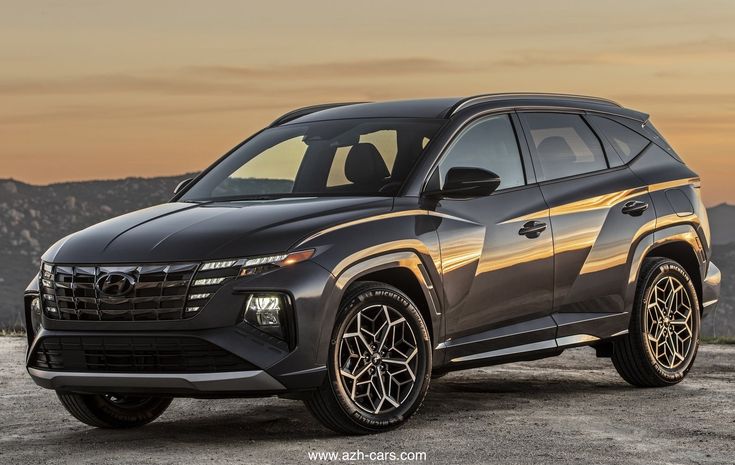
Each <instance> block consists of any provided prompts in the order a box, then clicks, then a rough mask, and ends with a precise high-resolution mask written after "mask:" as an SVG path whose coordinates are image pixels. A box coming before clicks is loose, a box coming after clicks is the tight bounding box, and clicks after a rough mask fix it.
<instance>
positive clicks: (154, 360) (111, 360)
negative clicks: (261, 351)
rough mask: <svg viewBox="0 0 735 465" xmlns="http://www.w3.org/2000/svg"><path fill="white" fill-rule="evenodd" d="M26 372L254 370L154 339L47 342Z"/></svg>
mask: <svg viewBox="0 0 735 465" xmlns="http://www.w3.org/2000/svg"><path fill="white" fill-rule="evenodd" d="M30 366H31V367H33V368H39V369H42V370H58V371H81V372H107V373H209V372H224V371H248V370H255V369H257V368H256V367H255V366H254V365H253V364H251V363H249V362H247V361H245V360H243V359H241V358H240V357H238V356H236V355H234V354H232V353H230V352H228V351H226V350H224V349H222V348H220V347H218V346H216V345H214V344H212V343H210V342H207V341H205V340H203V339H197V338H193V337H155V336H130V337H128V336H49V337H46V338H43V339H41V340H40V341H39V342H38V344H37V345H36V349H35V351H34V353H33V356H32V357H31V362H30Z"/></svg>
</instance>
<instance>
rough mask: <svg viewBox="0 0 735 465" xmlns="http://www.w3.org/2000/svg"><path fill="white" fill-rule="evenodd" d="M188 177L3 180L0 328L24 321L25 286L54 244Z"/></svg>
mask: <svg viewBox="0 0 735 465" xmlns="http://www.w3.org/2000/svg"><path fill="white" fill-rule="evenodd" d="M187 177H190V175H182V176H174V177H161V178H150V179H141V178H128V179H122V180H115V181H89V182H70V183H63V184H51V185H49V186H31V185H29V184H24V183H22V182H18V181H14V180H7V179H6V180H0V263H2V265H3V266H2V267H0V326H1V327H8V326H19V325H20V311H21V309H20V305H21V302H22V299H21V296H22V293H23V289H25V287H26V286H27V285H28V283H29V282H30V280H31V279H32V278H33V276H35V274H36V272H37V270H38V266H39V259H40V257H41V254H43V252H44V251H45V250H46V249H47V248H48V247H49V246H50V245H52V244H53V243H54V242H56V241H57V240H59V239H60V238H62V237H64V236H66V235H67V234H70V233H72V232H74V231H78V230H80V229H83V228H86V227H87V226H90V225H92V224H95V223H98V222H100V221H102V220H105V219H108V218H111V217H113V216H117V215H120V214H122V213H126V212H129V211H133V210H138V209H140V208H143V207H147V206H150V205H154V204H157V203H161V202H165V201H167V200H168V199H170V198H171V196H172V192H173V189H174V187H176V185H177V184H178V183H179V181H181V180H182V179H185V178H187Z"/></svg>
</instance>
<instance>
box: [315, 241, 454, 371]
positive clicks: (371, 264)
mask: <svg viewBox="0 0 735 465" xmlns="http://www.w3.org/2000/svg"><path fill="white" fill-rule="evenodd" d="M394 268H404V269H408V270H409V271H411V273H412V274H413V275H414V277H415V278H416V280H417V281H418V282H419V285H420V287H421V290H422V291H423V293H424V299H425V300H426V303H427V306H428V308H427V312H428V314H429V315H430V317H431V321H430V322H428V323H429V324H431V326H432V328H433V329H434V330H433V336H434V339H435V340H438V339H439V338H440V337H441V336H442V335H443V333H444V325H443V315H442V312H441V304H440V302H441V297H440V293H438V292H437V289H436V287H435V286H434V283H433V281H432V279H431V277H430V276H429V273H428V272H427V269H426V266H425V265H424V263H423V261H422V260H421V258H420V257H419V255H418V254H417V253H416V252H415V251H413V250H400V251H387V252H384V253H381V254H380V255H376V256H372V257H369V258H366V259H363V260H361V261H358V262H355V263H353V264H351V265H349V266H347V267H345V268H344V269H343V270H342V271H341V272H340V273H339V274H338V275H337V276H336V277H335V284H334V287H333V289H332V292H331V294H330V296H329V298H328V299H327V300H326V302H325V304H326V308H328V309H333V311H332V312H330V314H329V316H328V317H327V318H326V319H325V323H326V324H324V325H323V327H322V332H321V334H320V337H319V344H318V347H319V354H318V356H317V360H327V355H328V351H329V345H330V344H329V339H330V338H331V337H332V331H333V329H334V322H335V321H336V318H337V312H338V311H339V306H340V304H341V302H342V298H343V297H344V294H345V292H346V291H347V289H348V288H349V287H350V285H352V284H353V283H354V282H356V281H358V280H359V279H360V278H361V277H363V276H366V275H368V274H371V273H374V272H376V271H382V270H388V269H394ZM435 342H436V341H432V344H434V345H435Z"/></svg>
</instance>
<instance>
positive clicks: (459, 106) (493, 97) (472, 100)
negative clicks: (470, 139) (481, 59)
mask: <svg viewBox="0 0 735 465" xmlns="http://www.w3.org/2000/svg"><path fill="white" fill-rule="evenodd" d="M512 98H535V99H542V100H543V99H549V100H553V99H568V100H579V101H584V102H589V103H598V104H603V105H613V106H616V107H619V108H622V107H623V106H622V105H620V104H619V103H617V102H615V101H613V100H609V99H606V98H601V97H589V96H586V95H574V94H552V93H535V92H513V93H505V94H484V95H475V96H473V97H467V98H465V99H463V100H461V101H459V102H457V103H456V104H455V105H454V107H453V108H451V109H450V110H449V112H448V116H452V115H453V114H455V113H457V112H458V111H460V110H464V109H465V108H467V107H470V106H472V105H477V104H479V103H486V102H493V101H498V100H508V99H512Z"/></svg>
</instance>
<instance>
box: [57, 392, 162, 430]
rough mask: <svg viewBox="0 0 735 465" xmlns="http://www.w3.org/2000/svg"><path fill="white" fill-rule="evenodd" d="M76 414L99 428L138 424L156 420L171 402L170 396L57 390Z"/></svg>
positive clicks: (65, 404)
mask: <svg viewBox="0 0 735 465" xmlns="http://www.w3.org/2000/svg"><path fill="white" fill-rule="evenodd" d="M56 394H57V395H58V396H59V400H61V403H62V405H63V406H64V407H65V408H66V410H68V411H69V413H71V414H72V415H73V416H74V418H76V419H77V420H79V421H81V422H82V423H86V424H88V425H90V426H95V427H97V428H134V427H137V426H143V425H145V424H147V423H150V422H152V421H153V420H155V419H156V418H158V417H159V416H161V414H162V413H163V412H165V411H166V409H167V408H168V406H169V405H170V404H171V398H170V397H147V396H143V397H141V396H118V395H114V394H76V393H66V392H57V393H56Z"/></svg>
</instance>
